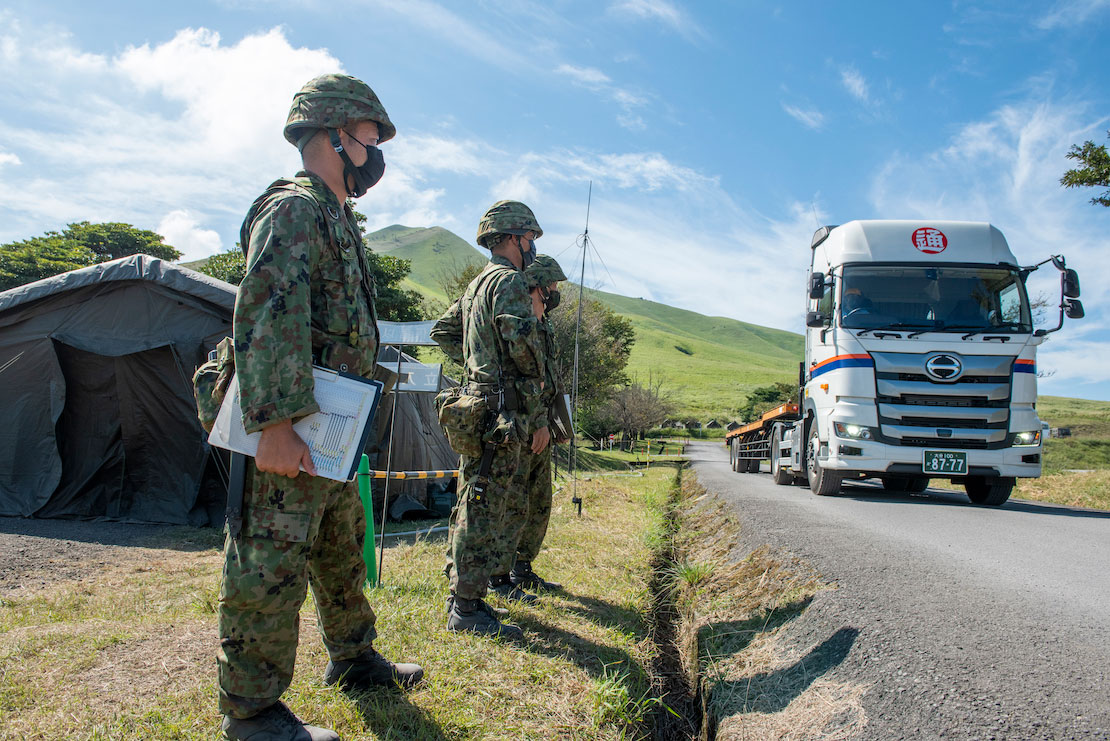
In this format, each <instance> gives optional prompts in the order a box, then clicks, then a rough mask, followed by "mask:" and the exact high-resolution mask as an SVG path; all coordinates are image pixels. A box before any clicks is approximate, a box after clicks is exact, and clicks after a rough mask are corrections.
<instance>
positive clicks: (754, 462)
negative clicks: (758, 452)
mask: <svg viewBox="0 0 1110 741" xmlns="http://www.w3.org/2000/svg"><path fill="white" fill-rule="evenodd" d="M748 473H759V459H758V458H749V459H748Z"/></svg>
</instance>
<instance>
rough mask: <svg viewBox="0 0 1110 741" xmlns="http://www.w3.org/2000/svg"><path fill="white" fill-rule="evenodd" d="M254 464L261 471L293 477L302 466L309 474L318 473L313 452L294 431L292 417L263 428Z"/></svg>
mask: <svg viewBox="0 0 1110 741" xmlns="http://www.w3.org/2000/svg"><path fill="white" fill-rule="evenodd" d="M254 465H255V467H257V468H258V470H259V471H265V472H267V473H276V474H278V475H280V476H288V477H289V478H291V479H293V478H296V477H297V474H299V473H300V472H301V468H302V467H303V468H304V470H305V473H307V474H308V475H309V476H315V475H316V466H314V465H312V452H311V451H310V450H309V449H308V446H307V445H305V442H304V440H302V439H301V437H300V435H298V434H297V433H296V431H294V429H293V420H290V419H287V420H285V421H284V422H278V423H277V424H273V425H270V426H269V427H265V428H263V429H262V437H261V438H260V439H259V441H258V454H257V455H256V456H255V457H254Z"/></svg>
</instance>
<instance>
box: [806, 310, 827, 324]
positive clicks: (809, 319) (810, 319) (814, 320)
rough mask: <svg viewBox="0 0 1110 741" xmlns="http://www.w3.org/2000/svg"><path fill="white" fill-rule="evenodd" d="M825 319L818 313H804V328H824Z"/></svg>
mask: <svg viewBox="0 0 1110 741" xmlns="http://www.w3.org/2000/svg"><path fill="white" fill-rule="evenodd" d="M826 320H827V317H826V316H825V315H824V314H822V313H821V312H819V311H807V312H806V326H807V327H824V326H825V321H826Z"/></svg>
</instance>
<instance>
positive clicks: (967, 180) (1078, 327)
mask: <svg viewBox="0 0 1110 741" xmlns="http://www.w3.org/2000/svg"><path fill="white" fill-rule="evenodd" d="M1104 124H1105V119H1102V120H1098V119H1093V118H1092V117H1091V116H1090V115H1089V114H1088V113H1087V109H1086V107H1085V106H1084V105H1081V104H1074V103H1057V102H1054V101H1051V100H1045V99H1038V98H1033V97H1031V98H1030V99H1028V100H1025V101H1023V102H1021V103H1016V104H1012V105H1007V106H1003V107H1002V108H999V109H998V110H997V111H995V112H994V113H993V114H991V116H990V117H988V118H987V119H986V120H983V121H974V122H970V123H968V124H966V125H965V126H964V127H963V128H962V129H961V130H960V131H958V132H957V133H956V134H955V135H954V136H953V137H952V139H951V141H950V142H949V143H948V144H947V145H946V146H945V147H943V148H942V149H939V150H937V151H935V152H922V153H913V154H907V153H900V154H898V155H895V156H893V157H891V158H890V160H889V161H888V162H887V163H886V164H885V166H884V167H883V168H882V169H881V171H880V172H879V173H878V174H877V175H876V176H875V178H874V181H873V184H872V188H871V201H872V204H873V206H874V209H875V212H876V213H877V214H879V215H881V216H882V217H883V218H914V217H920V218H945V219H959V220H969V221H990V222H991V223H992V224H994V225H995V226H997V227H998V228H999V229H1001V230H1002V232H1003V233H1004V234H1005V235H1006V238H1007V241H1008V242H1009V244H1010V248H1011V249H1012V250H1013V252H1014V254H1015V255H1016V256H1017V258H1018V260H1019V261H1021V262H1022V263H1024V264H1032V263H1035V262H1039V261H1040V260H1042V259H1044V258H1046V257H1047V256H1048V255H1049V254H1064V255H1065V256H1066V257H1067V260H1068V266H1069V267H1073V268H1075V269H1076V270H1078V271H1079V273H1080V276H1081V278H1082V284H1083V287H1084V294H1083V297H1082V299H1083V302H1084V304H1085V307H1086V310H1087V317H1086V318H1085V319H1083V320H1079V321H1074V322H1073V321H1067V322H1066V323H1065V325H1064V329H1063V330H1061V332H1060V333H1058V334H1055V335H1052V336H1051V340H1050V341H1049V342H1047V343H1045V345H1044V346H1043V348H1042V349H1041V359H1040V360H1039V361H1038V362H1039V364H1040V366H1041V367H1042V368H1043V369H1045V370H1056V371H1057V373H1056V375H1054V376H1052V377H1049V378H1045V379H1042V381H1041V384H1040V385H1041V391H1042V392H1043V393H1056V394H1061V395H1065V396H1074V395H1076V394H1077V393H1088V394H1091V393H1097V394H1100V395H1101V396H1103V397H1107V396H1108V395H1110V386H1107V382H1108V381H1110V374H1108V373H1107V371H1106V367H1105V362H1103V363H1102V364H1096V363H1093V362H1091V358H1092V357H1094V353H1095V351H1096V349H1097V348H1098V347H1100V346H1101V347H1102V348H1103V350H1102V357H1105V356H1106V350H1105V348H1106V347H1107V346H1108V343H1110V330H1107V329H1106V327H1107V326H1110V267H1108V266H1107V264H1106V261H1105V239H1104V233H1105V225H1104V223H1103V222H1104V220H1105V216H1106V215H1105V213H1101V211H1100V209H1098V208H1096V207H1094V206H1092V205H1090V204H1089V203H1088V201H1087V198H1085V197H1084V196H1083V194H1078V193H1076V192H1075V191H1069V190H1065V189H1064V188H1062V187H1061V186H1060V183H1059V179H1060V176H1061V175H1062V174H1063V172H1064V170H1066V169H1067V168H1068V162H1069V161H1068V160H1067V159H1066V158H1065V157H1064V155H1065V154H1066V153H1067V151H1068V149H1069V148H1070V146H1071V145H1072V144H1074V143H1076V142H1079V141H1083V140H1084V139H1089V138H1094V137H1095V136H1097V135H1098V133H1100V132H1101V130H1102V127H1103V126H1104ZM1057 275H1058V274H1057V273H1056V271H1055V270H1054V269H1052V268H1051V266H1046V267H1045V268H1042V269H1041V270H1039V271H1038V272H1037V273H1034V274H1033V276H1031V278H1030V293H1031V294H1033V295H1037V294H1038V293H1042V292H1043V293H1045V294H1047V295H1048V296H1049V298H1050V299H1051V300H1052V303H1053V304H1055V303H1056V299H1057V298H1058V296H1059V279H1058V278H1057V277H1056V276H1057ZM1048 318H1049V319H1050V320H1051V322H1050V324H1052V325H1054V324H1055V319H1056V314H1055V313H1052V316H1050V317H1048ZM1077 382H1082V383H1086V384H1094V386H1091V387H1090V388H1087V389H1086V390H1077V389H1076V388H1075V387H1074V384H1076V383H1077ZM1068 384H1072V387H1071V388H1069V386H1068Z"/></svg>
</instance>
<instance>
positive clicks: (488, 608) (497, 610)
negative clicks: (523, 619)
mask: <svg viewBox="0 0 1110 741" xmlns="http://www.w3.org/2000/svg"><path fill="white" fill-rule="evenodd" d="M454 601H455V595H453V594H449V595H447V611H448V612H451V605H452V604H453V603H454ZM478 601H479V602H480V603H481V605H480V607H479V608H478V609H480V610H484V611H485V612H487V613H488V614H489V616H490V617H492V618H494V619H496V620H500V619H501V618H507V617H509V611H508V610H506V609H505V608H504V607H494V606H493V605H491V604H489V603H488V602H486V601H485V600H484V599H480V600H478Z"/></svg>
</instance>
